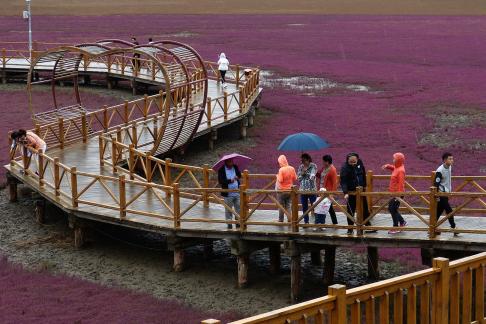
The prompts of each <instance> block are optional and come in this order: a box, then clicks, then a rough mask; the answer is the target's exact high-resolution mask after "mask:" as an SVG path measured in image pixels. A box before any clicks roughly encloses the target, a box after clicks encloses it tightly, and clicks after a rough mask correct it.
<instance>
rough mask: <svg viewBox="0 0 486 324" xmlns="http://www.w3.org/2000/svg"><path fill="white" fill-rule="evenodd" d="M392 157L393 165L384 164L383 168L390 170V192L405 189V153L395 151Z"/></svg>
mask: <svg viewBox="0 0 486 324" xmlns="http://www.w3.org/2000/svg"><path fill="white" fill-rule="evenodd" d="M393 159H394V160H395V165H391V164H386V165H385V168H387V169H388V170H391V171H392V174H391V178H390V186H389V188H388V190H389V191H390V192H403V191H405V166H404V162H405V155H403V154H402V153H395V154H393Z"/></svg>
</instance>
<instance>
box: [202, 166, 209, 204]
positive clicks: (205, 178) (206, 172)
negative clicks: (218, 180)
mask: <svg viewBox="0 0 486 324" xmlns="http://www.w3.org/2000/svg"><path fill="white" fill-rule="evenodd" d="M203 187H204V188H205V189H208V188H209V165H207V164H204V165H203ZM202 196H203V206H204V207H205V208H208V207H209V194H208V192H207V191H203V193H202Z"/></svg>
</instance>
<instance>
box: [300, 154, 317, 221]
mask: <svg viewBox="0 0 486 324" xmlns="http://www.w3.org/2000/svg"><path fill="white" fill-rule="evenodd" d="M300 158H301V161H302V164H301V165H300V166H299V169H298V171H297V180H299V182H300V188H299V189H300V190H301V191H313V192H315V191H317V185H316V174H317V165H316V164H315V163H313V162H312V158H311V157H310V155H309V154H307V153H303V154H302V155H301V156H300ZM315 201H316V195H315V194H302V195H300V203H301V204H302V211H303V213H304V214H305V213H306V212H307V210H308V209H309V202H310V203H311V205H312V204H313V203H314V202H315ZM304 223H306V224H309V214H307V215H305V216H304Z"/></svg>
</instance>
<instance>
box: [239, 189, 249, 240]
mask: <svg viewBox="0 0 486 324" xmlns="http://www.w3.org/2000/svg"><path fill="white" fill-rule="evenodd" d="M247 217H248V195H247V193H246V186H245V185H241V186H240V219H239V221H240V231H241V232H245V231H246V227H247V225H246V218H247Z"/></svg>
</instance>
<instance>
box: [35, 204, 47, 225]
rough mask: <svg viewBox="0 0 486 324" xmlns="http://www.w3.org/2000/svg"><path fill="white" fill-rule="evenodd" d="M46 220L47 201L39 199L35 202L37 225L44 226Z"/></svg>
mask: <svg viewBox="0 0 486 324" xmlns="http://www.w3.org/2000/svg"><path fill="white" fill-rule="evenodd" d="M45 218H46V201H45V200H44V199H39V200H36V201H35V219H36V220H37V223H39V224H44V223H45Z"/></svg>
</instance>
